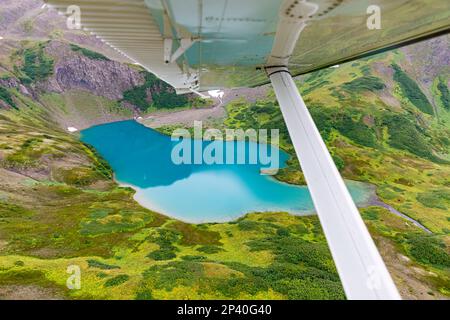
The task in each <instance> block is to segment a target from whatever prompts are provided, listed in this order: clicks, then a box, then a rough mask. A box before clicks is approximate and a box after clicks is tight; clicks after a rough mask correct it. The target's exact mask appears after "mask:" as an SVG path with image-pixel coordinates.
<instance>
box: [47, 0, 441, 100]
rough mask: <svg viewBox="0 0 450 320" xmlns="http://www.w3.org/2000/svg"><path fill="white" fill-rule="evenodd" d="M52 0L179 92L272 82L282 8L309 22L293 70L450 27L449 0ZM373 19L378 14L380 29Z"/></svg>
mask: <svg viewBox="0 0 450 320" xmlns="http://www.w3.org/2000/svg"><path fill="white" fill-rule="evenodd" d="M47 2H48V3H49V5H51V6H53V7H55V8H56V9H58V10H59V11H60V12H62V13H64V14H67V15H70V14H71V13H72V11H70V10H68V8H69V6H72V5H76V6H79V8H80V9H81V25H82V26H83V27H84V28H85V29H86V30H88V31H91V32H92V33H94V34H96V35H97V36H98V37H99V38H101V39H102V40H103V41H105V42H106V43H108V44H110V45H111V46H112V47H114V48H116V49H117V50H118V51H120V52H122V53H124V54H125V55H127V56H128V57H129V58H130V59H131V60H133V61H135V62H137V63H139V64H141V65H142V66H144V67H145V68H146V69H148V70H149V71H151V72H153V73H154V74H156V75H157V76H158V77H160V78H161V79H163V80H165V81H166V82H168V83H170V84H171V85H172V86H174V87H175V88H176V89H177V92H179V93H183V92H187V91H190V90H194V91H196V90H199V91H204V90H210V89H220V88H233V87H252V86H257V85H261V84H264V83H267V82H268V79H267V75H266V74H265V72H264V67H265V66H267V61H268V57H269V56H270V54H271V51H272V47H273V44H274V38H275V33H276V30H277V25H278V22H279V19H280V18H279V17H280V14H284V15H285V14H290V15H292V18H298V19H303V20H306V21H307V22H306V27H305V28H304V30H303V31H302V34H301V37H300V39H299V41H298V42H297V44H296V47H295V50H294V53H293V55H292V56H291V57H290V59H289V69H290V71H291V73H292V74H293V75H299V74H303V73H308V72H311V71H314V70H318V69H320V68H324V67H327V66H331V65H334V64H339V63H341V62H343V61H348V60H351V59H354V58H357V57H360V56H362V55H365V54H370V53H373V52H376V51H378V50H381V49H383V48H388V47H390V46H395V45H401V44H403V43H405V42H409V41H414V40H417V39H420V38H423V37H427V36H431V35H435V34H438V33H442V32H447V31H448V30H449V21H450V9H449V3H448V1H447V0H396V1H392V0H377V1H373V0H315V1H309V3H312V4H315V5H317V10H316V11H315V13H314V14H312V15H310V16H308V17H303V16H295V14H296V13H295V12H294V11H295V10H292V12H291V11H290V10H291V9H290V8H291V7H292V8H293V7H295V5H296V4H297V3H299V2H306V0H303V1H301V0H96V1H90V0H47ZM374 5H375V6H374ZM377 8H379V11H377ZM368 19H369V20H370V19H379V22H380V24H379V26H378V27H379V28H378V27H375V28H371V26H370V25H368ZM369 24H370V21H369Z"/></svg>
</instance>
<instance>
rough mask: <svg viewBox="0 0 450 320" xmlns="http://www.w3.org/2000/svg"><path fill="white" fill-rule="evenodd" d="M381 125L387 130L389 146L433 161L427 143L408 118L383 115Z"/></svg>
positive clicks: (398, 115)
mask: <svg viewBox="0 0 450 320" xmlns="http://www.w3.org/2000/svg"><path fill="white" fill-rule="evenodd" d="M382 125H385V126H387V128H388V133H389V141H388V143H389V145H390V146H392V147H394V148H397V149H401V150H406V151H409V152H411V153H412V154H415V155H417V156H419V157H423V158H428V159H430V160H435V157H434V156H433V153H432V149H431V147H430V145H429V143H428V142H427V140H426V139H425V137H424V135H423V133H422V132H421V131H419V129H418V128H417V126H416V124H415V123H414V121H413V120H412V119H411V117H410V116H407V115H402V114H384V116H383V118H382Z"/></svg>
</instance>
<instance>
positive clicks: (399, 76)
mask: <svg viewBox="0 0 450 320" xmlns="http://www.w3.org/2000/svg"><path fill="white" fill-rule="evenodd" d="M392 67H393V68H394V80H395V81H396V82H397V83H398V84H399V85H400V88H401V89H402V92H403V94H404V95H405V97H407V98H408V99H409V101H411V103H412V104H413V105H415V106H416V107H417V108H418V109H419V110H420V111H422V112H424V113H428V114H431V115H432V114H433V106H432V105H431V103H430V102H429V101H428V99H427V97H426V96H425V94H424V93H423V92H422V90H420V87H419V86H418V85H417V83H416V82H415V81H414V80H413V79H411V78H410V77H409V76H408V74H407V73H406V72H404V71H403V70H402V69H401V68H400V67H399V66H398V65H396V64H393V65H392Z"/></svg>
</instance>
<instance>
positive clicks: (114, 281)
mask: <svg viewBox="0 0 450 320" xmlns="http://www.w3.org/2000/svg"><path fill="white" fill-rule="evenodd" d="M128 279H130V276H128V275H126V274H120V275H118V276H115V277H114V278H111V279H108V280H106V282H105V288H107V287H115V286H119V285H121V284H123V283H125V282H127V281H128Z"/></svg>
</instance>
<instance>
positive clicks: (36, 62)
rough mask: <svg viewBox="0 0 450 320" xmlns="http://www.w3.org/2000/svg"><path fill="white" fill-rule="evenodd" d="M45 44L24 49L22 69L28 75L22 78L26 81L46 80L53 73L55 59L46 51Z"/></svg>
mask: <svg viewBox="0 0 450 320" xmlns="http://www.w3.org/2000/svg"><path fill="white" fill-rule="evenodd" d="M44 49H45V44H44V43H41V44H39V45H38V46H36V47H33V48H26V49H25V50H24V51H23V66H22V68H21V71H22V72H23V73H24V74H25V75H26V77H23V78H22V80H23V81H24V82H25V83H32V82H36V81H40V80H45V79H46V78H48V77H49V76H51V75H52V74H53V65H54V61H53V59H52V58H51V57H48V56H47V55H46V54H45V52H44Z"/></svg>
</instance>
